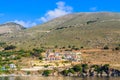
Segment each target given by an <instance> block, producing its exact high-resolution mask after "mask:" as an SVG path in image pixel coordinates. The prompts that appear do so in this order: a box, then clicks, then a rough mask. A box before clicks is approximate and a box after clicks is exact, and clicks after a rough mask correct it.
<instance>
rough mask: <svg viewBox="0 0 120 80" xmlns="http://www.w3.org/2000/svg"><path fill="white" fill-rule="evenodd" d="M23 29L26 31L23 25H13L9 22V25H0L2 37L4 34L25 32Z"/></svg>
mask: <svg viewBox="0 0 120 80" xmlns="http://www.w3.org/2000/svg"><path fill="white" fill-rule="evenodd" d="M23 29H25V28H24V27H23V26H22V25H20V24H17V23H13V22H9V23H5V24H1V25H0V34H1V35H2V34H8V33H13V32H17V31H20V30H23Z"/></svg>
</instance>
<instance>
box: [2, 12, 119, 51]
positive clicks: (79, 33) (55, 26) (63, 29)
mask: <svg viewBox="0 0 120 80" xmlns="http://www.w3.org/2000/svg"><path fill="white" fill-rule="evenodd" d="M7 36H8V37H7V38H6V37H4V36H2V39H3V41H6V42H8V43H9V44H15V45H17V46H18V47H19V48H25V49H32V48H35V47H36V48H39V47H54V46H56V45H57V46H58V47H67V46H69V45H71V46H76V47H79V48H80V47H81V46H83V47H86V48H101V47H103V46H105V45H108V46H110V47H113V46H116V45H118V44H119V43H120V39H119V37H120V13H108V12H100V13H99V12H97V13H74V14H68V15H65V16H62V17H58V18H55V19H53V20H51V21H49V22H47V23H43V24H41V25H38V26H35V27H32V28H29V29H25V30H24V31H20V32H19V33H15V34H12V35H7ZM23 45H25V46H23Z"/></svg>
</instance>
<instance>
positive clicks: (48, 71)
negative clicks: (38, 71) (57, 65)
mask: <svg viewBox="0 0 120 80" xmlns="http://www.w3.org/2000/svg"><path fill="white" fill-rule="evenodd" d="M51 73H52V71H51V70H44V71H43V74H42V75H44V76H49V75H50V74H51Z"/></svg>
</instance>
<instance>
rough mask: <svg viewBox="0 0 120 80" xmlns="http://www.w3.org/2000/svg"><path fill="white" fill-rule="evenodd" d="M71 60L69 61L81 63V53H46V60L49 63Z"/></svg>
mask: <svg viewBox="0 0 120 80" xmlns="http://www.w3.org/2000/svg"><path fill="white" fill-rule="evenodd" d="M63 59H64V60H69V61H81V60H82V58H81V52H71V51H65V52H61V53H60V52H50V51H47V52H46V56H45V60H47V61H55V60H63Z"/></svg>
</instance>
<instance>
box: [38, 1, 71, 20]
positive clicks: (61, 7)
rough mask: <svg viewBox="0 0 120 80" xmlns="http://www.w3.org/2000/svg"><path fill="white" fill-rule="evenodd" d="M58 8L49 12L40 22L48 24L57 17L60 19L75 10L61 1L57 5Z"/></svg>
mask: <svg viewBox="0 0 120 80" xmlns="http://www.w3.org/2000/svg"><path fill="white" fill-rule="evenodd" d="M56 5H57V7H56V8H55V9H54V10H49V11H48V12H47V13H46V14H45V15H44V16H43V17H41V18H40V19H39V20H40V21H41V22H47V21H49V20H51V19H54V18H56V17H60V16H63V15H66V14H69V13H71V12H72V10H73V8H72V7H71V6H68V5H66V4H65V2H62V1H59V2H57V3H56Z"/></svg>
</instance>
